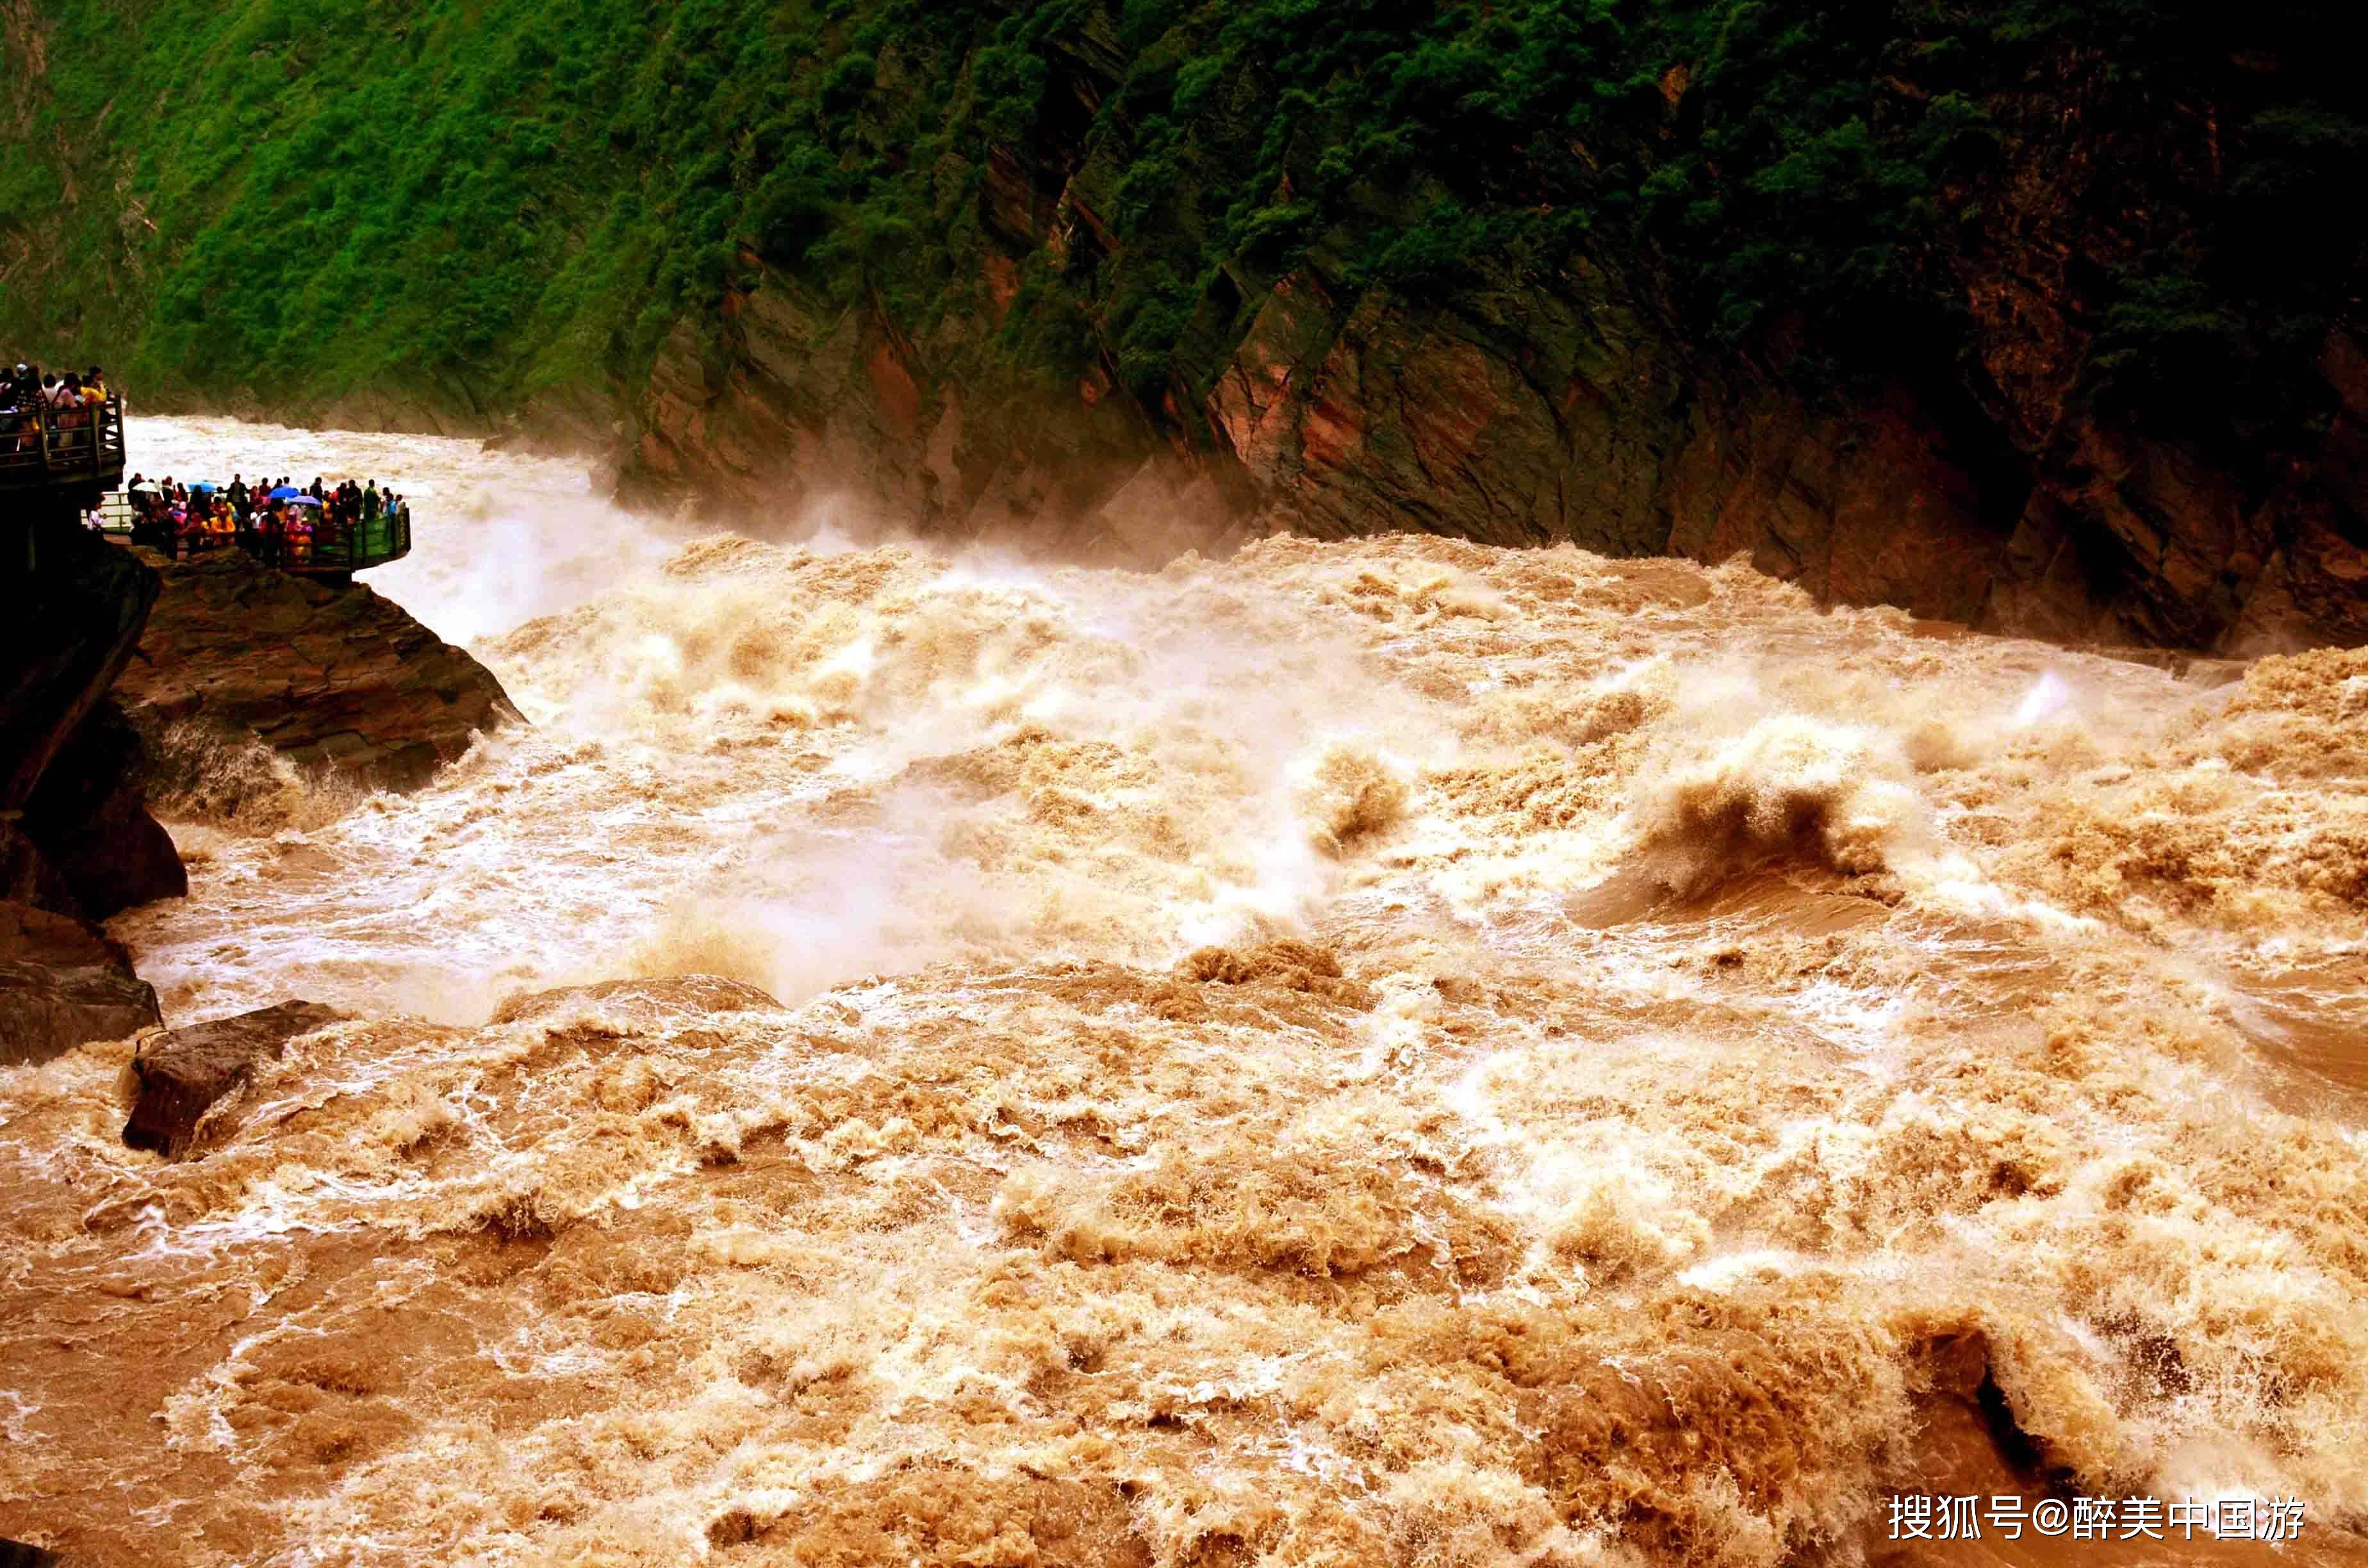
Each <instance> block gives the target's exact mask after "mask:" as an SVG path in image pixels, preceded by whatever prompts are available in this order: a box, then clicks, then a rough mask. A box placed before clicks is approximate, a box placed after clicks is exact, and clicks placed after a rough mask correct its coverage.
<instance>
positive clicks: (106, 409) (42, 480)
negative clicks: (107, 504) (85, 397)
mask: <svg viewBox="0 0 2368 1568" xmlns="http://www.w3.org/2000/svg"><path fill="white" fill-rule="evenodd" d="M122 480H123V400H122V399H121V398H120V397H110V398H108V399H107V400H106V401H105V402H103V403H71V404H66V405H63V406H61V405H58V404H53V403H51V402H50V401H49V400H48V399H47V398H44V397H40V396H38V395H34V396H28V397H27V398H26V399H25V400H24V403H23V405H22V406H19V407H13V408H6V407H0V491H10V492H15V491H24V490H48V489H53V488H65V487H85V486H94V485H95V486H97V488H99V489H108V488H111V487H113V486H115V485H117V484H120V483H122Z"/></svg>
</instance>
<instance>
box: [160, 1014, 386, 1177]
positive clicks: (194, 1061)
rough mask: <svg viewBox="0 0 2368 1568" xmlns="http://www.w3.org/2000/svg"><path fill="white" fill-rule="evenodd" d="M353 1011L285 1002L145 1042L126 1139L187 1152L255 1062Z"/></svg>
mask: <svg viewBox="0 0 2368 1568" xmlns="http://www.w3.org/2000/svg"><path fill="white" fill-rule="evenodd" d="M345 1017H347V1014H344V1013H340V1012H338V1011H336V1009H335V1008H332V1007H324V1006H321V1005H320V1004H318V1003H316V1002H282V1003H280V1004H279V1006H273V1007H265V1008H263V1009H261V1010H260V1011H257V1012H253V1013H242V1014H241V1015H239V1016H238V1017H234V1018H219V1019H216V1020H215V1021H214V1022H212V1023H210V1024H197V1025H193V1026H192V1027H190V1028H182V1029H174V1030H171V1031H170V1032H168V1033H165V1034H161V1035H157V1036H154V1037H153V1038H151V1039H150V1040H146V1041H144V1042H142V1045H141V1048H140V1053H139V1054H138V1055H137V1056H135V1057H133V1058H132V1061H131V1076H132V1082H133V1084H134V1085H136V1086H135V1089H134V1092H133V1096H132V1102H131V1119H129V1120H128V1121H126V1122H125V1123H124V1124H123V1142H125V1144H126V1145H128V1146H129V1147H131V1148H134V1149H152V1150H154V1151H155V1152H156V1153H160V1154H163V1155H165V1157H166V1158H168V1159H176V1160H177V1159H179V1158H181V1157H182V1156H183V1155H184V1154H187V1153H188V1151H189V1149H190V1146H191V1145H192V1144H193V1143H194V1142H196V1140H197V1135H198V1126H199V1122H200V1121H202V1120H203V1119H205V1116H206V1113H207V1112H208V1111H210V1110H211V1109H212V1108H214V1107H215V1106H216V1105H217V1104H219V1103H221V1102H222V1100H223V1099H224V1098H226V1097H228V1096H230V1095H232V1094H233V1093H235V1092H237V1091H239V1090H242V1089H244V1088H245V1086H246V1085H247V1084H248V1083H249V1082H251V1081H252V1080H253V1078H254V1076H255V1071H256V1067H258V1066H259V1065H261V1064H262V1063H263V1062H268V1061H272V1060H274V1059H276V1058H278V1057H279V1054H280V1053H281V1052H282V1051H285V1050H286V1049H287V1048H288V1042H289V1041H290V1040H294V1039H296V1038H297V1037H298V1036H300V1035H307V1034H310V1033H312V1032H313V1030H314V1029H318V1028H325V1027H327V1026H328V1025H330V1024H334V1023H336V1022H339V1021H340V1020H342V1019H344V1018H345Z"/></svg>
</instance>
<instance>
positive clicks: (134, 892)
mask: <svg viewBox="0 0 2368 1568" xmlns="http://www.w3.org/2000/svg"><path fill="white" fill-rule="evenodd" d="M7 526H9V527H11V528H34V529H36V530H37V538H36V540H35V543H36V547H37V550H38V557H39V561H40V570H39V571H38V572H37V573H36V574H33V575H31V576H30V577H28V578H21V579H12V580H11V581H10V582H9V584H8V585H7V594H6V600H5V603H0V611H5V613H0V1063H17V1062H40V1061H43V1060H46V1059H47V1058H49V1057H51V1056H54V1055H56V1054H58V1053H59V1052H60V1051H69V1050H72V1049H73V1048H74V1046H76V1045H79V1044H81V1043H82V1042H84V1041H85V1040H116V1039H120V1038H122V1037H124V1036H126V1035H129V1034H131V1033H132V1032H134V1031H135V1030H137V1029H139V1028H142V1027H144V1026H147V1025H150V1024H154V1023H155V1022H156V1021H157V1011H156V994H155V992H154V990H152V989H151V988H150V987H149V986H147V985H146V984H145V983H142V982H141V981H140V980H139V979H138V978H137V977H135V976H134V975H133V973H132V971H131V958H130V955H129V954H127V953H126V952H125V951H124V949H122V947H121V946H120V945H119V944H117V943H115V942H113V941H110V940H109V939H108V937H107V936H106V935H105V934H104V933H103V932H102V931H100V930H99V928H98V927H97V926H96V925H93V924H92V923H91V922H93V921H95V920H100V919H104V918H106V917H107V916H108V915H113V914H115V913H116V912H117V911H119V910H121V909H126V908H129V907H131V905H133V904H138V903H148V902H150V901H152V900H154V899H159V898H175V897H178V896H180V895H181V894H183V893H185V892H188V877H187V875H186V873H184V871H183V870H182V869H181V860H180V857H179V855H178V854H176V852H175V851H174V848H173V842H172V840H171V838H169V837H168V836H166V835H165V830H164V829H163V828H162V827H160V826H158V825H157V824H156V822H155V820H154V818H153V817H151V816H150V815H149V814H148V810H147V804H146V801H145V800H144V798H143V797H142V790H141V782H140V764H141V757H140V753H139V746H138V743H137V739H136V737H133V736H131V734H130V733H129V729H128V726H126V725H125V724H124V723H123V721H122V717H121V715H120V712H118V711H117V710H115V709H114V708H113V707H112V705H111V704H110V703H109V702H108V696H107V693H108V687H110V686H111V685H112V684H113V682H114V680H115V678H116V676H118V674H119V673H120V671H121V670H122V669H123V667H124V665H126V664H127V663H129V662H130V660H131V656H132V653H133V650H134V649H135V647H136V646H137V643H138V640H139V637H140V633H141V630H142V626H143V624H144V623H145V621H146V619H147V617H148V613H149V609H150V607H151V606H152V605H153V604H154V601H155V597H156V591H157V580H156V574H154V572H151V571H149V570H147V569H146V568H145V567H143V566H142V565H141V564H140V563H139V562H135V561H133V560H132V559H131V557H129V556H128V555H126V554H124V553H123V552H122V551H118V550H116V549H115V548H114V547H112V546H110V545H108V544H107V543H105V542H104V541H103V540H98V539H97V538H96V537H94V536H92V535H90V534H86V533H85V532H83V531H82V530H81V529H80V528H74V527H72V526H70V525H69V526H63V527H53V526H51V524H49V523H47V522H34V521H30V520H28V519H25V518H22V517H17V518H10V519H7Z"/></svg>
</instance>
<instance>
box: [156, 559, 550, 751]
mask: <svg viewBox="0 0 2368 1568" xmlns="http://www.w3.org/2000/svg"><path fill="white" fill-rule="evenodd" d="M141 554H142V559H143V560H145V561H146V562H149V563H150V564H151V565H152V566H153V567H154V569H155V570H156V572H157V573H158V574H159V575H160V577H161V579H162V582H163V591H162V593H161V594H160V596H159V597H158V598H157V601H156V608H155V612H154V614H153V615H152V616H151V617H150V618H149V621H148V629H147V632H146V634H145V635H144V636H143V637H142V639H141V642H140V656H139V658H138V659H137V660H136V661H135V662H134V663H133V664H132V665H131V667H130V668H129V669H127V670H126V671H125V672H124V675H123V677H122V679H121V680H120V682H118V683H117V686H116V695H117V697H118V698H120V699H121V700H122V702H123V705H124V708H125V710H127V711H128V712H129V713H130V715H131V721H132V722H133V723H134V724H136V725H138V726H140V727H141V729H142V731H143V732H146V733H150V734H152V735H153V734H154V733H157V732H158V731H160V730H161V729H162V728H163V727H164V726H165V725H167V724H170V723H173V722H176V721H182V720H188V721H195V722H199V723H200V724H202V725H204V726H206V727H208V728H211V729H213V730H216V731H219V732H220V733H222V735H223V736H224V738H225V739H233V740H243V739H245V738H247V737H252V738H254V739H256V740H258V741H260V742H262V743H263V744H266V745H268V746H269V747H271V748H272V749H273V750H275V751H277V752H279V754H280V755H281V756H285V757H287V758H288V759H289V760H290V762H293V763H296V764H298V765H299V766H302V767H329V768H333V769H335V770H336V772H337V773H339V774H341V775H344V776H346V777H348V778H355V779H357V780H359V781H360V782H362V783H365V784H368V785H371V786H373V787H379V788H385V789H395V790H407V789H414V788H416V787H417V786H419V785H421V784H424V783H425V782H427V779H428V778H431V777H432V776H433V775H434V774H435V772H436V769H437V768H438V767H440V766H442V765H443V764H445V763H448V762H451V761H453V760H455V759H457V758H458V757H459V756H461V754H462V753H463V752H465V751H467V750H468V749H469V744H470V741H471V740H472V738H473V737H474V736H475V735H476V734H477V733H479V732H481V731H489V730H494V729H497V728H499V727H500V726H501V725H502V724H504V723H505V722H510V721H511V720H513V719H515V717H516V713H515V710H513V709H512V708H511V705H510V701H509V698H508V696H507V694H506V693H505V692H504V691H503V690H502V687H501V683H500V682H499V681H496V680H495V678H494V676H493V675H492V673H491V672H490V671H488V670H487V669H486V668H485V667H484V665H481V664H479V663H477V661H476V660H474V659H472V658H471V657H470V656H469V655H468V654H467V653H463V652H461V650H460V649H458V648H455V647H453V646H452V645H451V644H450V643H448V642H444V641H442V640H441V639H439V638H438V636H437V635H436V634H435V633H434V632H433V631H429V630H428V629H427V628H426V627H424V626H422V625H420V624H419V622H417V621H416V620H414V619H412V618H411V617H410V616H409V615H407V614H405V613H404V610H403V608H402V607H400V606H398V605H396V604H394V603H393V602H391V601H390V600H387V599H383V598H381V597H379V596H378V595H377V594H375V593H372V592H371V591H370V589H369V588H368V587H366V586H363V585H359V584H353V585H342V586H338V585H328V584H324V583H317V582H313V581H311V580H309V579H306V578H302V577H291V576H290V575H288V574H285V573H282V572H275V571H272V570H270V569H269V568H268V567H265V566H262V565H260V564H258V563H257V562H253V561H250V560H249V559H247V557H246V556H245V555H243V554H241V553H240V552H238V551H222V552H221V553H219V554H216V555H211V556H208V557H206V558H204V559H202V560H199V561H190V562H173V561H166V560H165V559H164V558H163V557H162V556H158V555H154V554H151V553H148V552H146V551H142V552H141Z"/></svg>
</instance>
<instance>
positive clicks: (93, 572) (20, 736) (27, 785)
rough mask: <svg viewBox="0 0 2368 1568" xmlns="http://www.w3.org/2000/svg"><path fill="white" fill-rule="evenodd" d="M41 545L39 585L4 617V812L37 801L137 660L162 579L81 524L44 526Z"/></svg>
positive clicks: (0, 717) (0, 702)
mask: <svg viewBox="0 0 2368 1568" xmlns="http://www.w3.org/2000/svg"><path fill="white" fill-rule="evenodd" d="M10 526H11V527H12V528H13V527H16V526H19V525H17V520H16V519H14V518H11V519H10ZM28 586H29V587H30V589H31V590H32V591H31V592H30V593H28V594H27V595H26V596H24V597H23V598H22V600H21V602H18V601H17V600H15V599H13V598H12V600H11V602H9V603H8V604H7V605H6V611H7V613H6V615H5V616H0V812H13V811H19V810H22V809H23V807H24V805H25V802H26V801H29V800H30V799H32V795H33V790H34V788H35V787H36V786H37V785H39V784H40V781H41V776H42V774H43V773H44V772H45V771H46V770H47V769H48V767H49V766H50V763H51V760H52V759H53V758H54V757H56V756H57V755H58V752H59V751H60V749H61V748H63V746H64V745H65V744H66V742H67V740H68V739H69V738H70V737H72V736H73V735H74V732H75V731H76V730H78V729H80V728H81V727H82V723H83V721H85V719H87V718H89V717H90V715H91V713H92V711H93V710H96V709H97V706H98V704H99V701H100V699H103V698H104V697H106V695H107V692H108V687H110V686H112V685H113V684H114V682H115V679H116V677H117V676H119V675H120V674H121V673H122V671H123V668H124V666H125V665H127V664H129V663H130V662H131V656H132V652H133V650H134V649H136V648H137V647H138V646H139V642H140V631H141V628H142V626H143V625H145V624H146V622H147V619H148V615H149V611H150V608H151V607H152V606H153V605H154V604H155V602H156V594H157V589H158V581H157V576H156V574H155V573H154V572H153V571H151V570H149V569H148V568H146V567H144V566H142V564H141V563H140V562H137V561H134V560H133V559H131V556H129V555H127V554H125V553H124V552H123V551H120V550H117V549H115V548H113V547H112V546H110V545H108V543H107V542H106V541H105V540H101V539H99V538H97V536H96V535H93V534H89V533H86V532H85V531H84V530H82V529H80V528H72V527H68V528H48V529H45V530H44V531H43V534H42V538H41V540H40V570H39V572H38V573H37V574H35V575H34V577H33V578H32V579H31V581H30V583H29V584H28Z"/></svg>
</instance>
